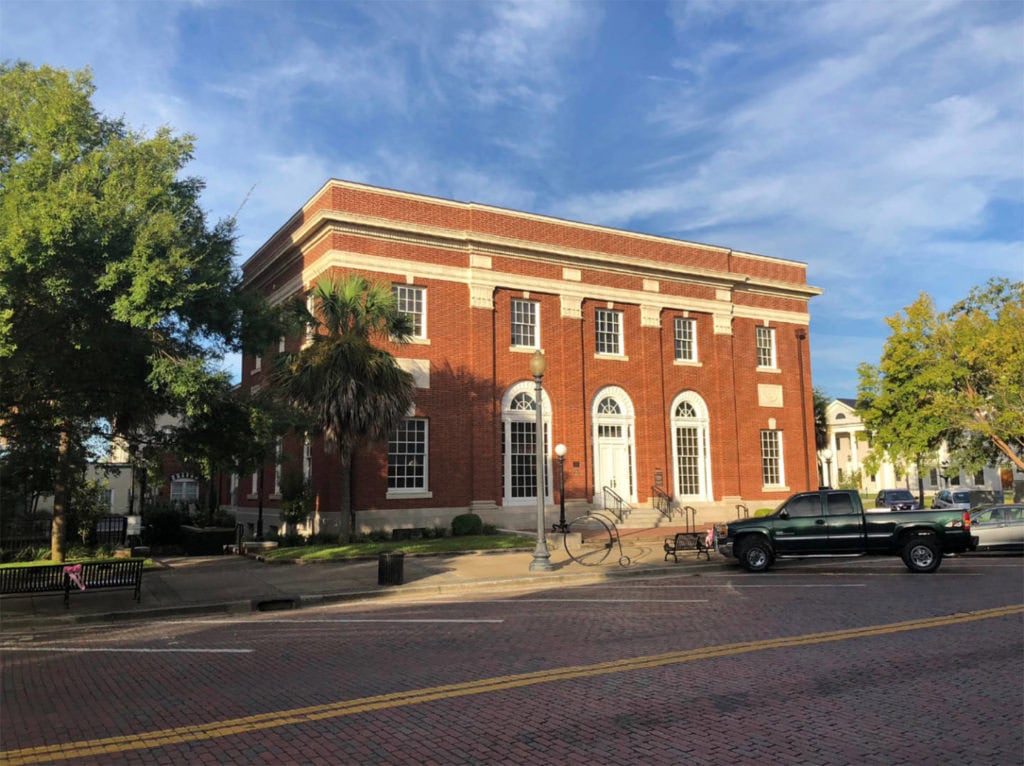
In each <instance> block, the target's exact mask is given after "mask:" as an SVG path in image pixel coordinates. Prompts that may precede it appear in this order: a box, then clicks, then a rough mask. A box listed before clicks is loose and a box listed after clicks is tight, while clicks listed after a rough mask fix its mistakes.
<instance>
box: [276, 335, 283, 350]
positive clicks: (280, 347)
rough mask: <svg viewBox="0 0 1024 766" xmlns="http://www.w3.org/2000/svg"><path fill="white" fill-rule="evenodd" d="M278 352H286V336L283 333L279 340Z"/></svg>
mask: <svg viewBox="0 0 1024 766" xmlns="http://www.w3.org/2000/svg"><path fill="white" fill-rule="evenodd" d="M277 353H279V354H283V353H284V336H283V335H282V336H281V337H280V338H279V339H278V341H277Z"/></svg>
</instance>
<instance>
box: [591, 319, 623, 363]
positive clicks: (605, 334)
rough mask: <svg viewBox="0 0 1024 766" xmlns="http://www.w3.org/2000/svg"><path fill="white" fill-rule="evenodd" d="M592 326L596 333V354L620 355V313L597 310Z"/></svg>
mask: <svg viewBox="0 0 1024 766" xmlns="http://www.w3.org/2000/svg"><path fill="white" fill-rule="evenodd" d="M594 326H595V328H596V332H597V353H599V354H617V355H621V354H622V312H621V311H612V310H611V309H598V310H597V315H596V317H595V321H594Z"/></svg>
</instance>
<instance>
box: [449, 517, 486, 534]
mask: <svg viewBox="0 0 1024 766" xmlns="http://www.w3.org/2000/svg"><path fill="white" fill-rule="evenodd" d="M483 528H484V522H483V519H481V518H480V517H479V516H477V515H476V514H475V513H460V514H459V515H458V516H456V517H455V518H454V519H452V535H453V536H455V537H461V536H463V535H479V534H481V533H482V532H483Z"/></svg>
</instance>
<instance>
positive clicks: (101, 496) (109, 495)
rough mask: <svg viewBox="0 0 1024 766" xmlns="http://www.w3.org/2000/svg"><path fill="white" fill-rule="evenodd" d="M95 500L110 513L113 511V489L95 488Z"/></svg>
mask: <svg viewBox="0 0 1024 766" xmlns="http://www.w3.org/2000/svg"><path fill="white" fill-rule="evenodd" d="M96 496H97V497H96V500H97V502H98V503H99V504H100V505H101V506H103V508H104V509H105V510H107V511H109V512H111V513H113V511H114V490H112V489H111V488H110V487H101V488H100V489H98V490H96Z"/></svg>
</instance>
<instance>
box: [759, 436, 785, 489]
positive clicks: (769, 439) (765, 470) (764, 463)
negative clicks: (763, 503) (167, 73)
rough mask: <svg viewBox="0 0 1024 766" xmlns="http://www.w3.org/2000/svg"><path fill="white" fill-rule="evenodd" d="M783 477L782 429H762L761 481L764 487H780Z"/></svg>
mask: <svg viewBox="0 0 1024 766" xmlns="http://www.w3.org/2000/svg"><path fill="white" fill-rule="evenodd" d="M783 478H784V477H783V472H782V431H770V430H765V431H762V432H761V481H762V483H763V484H764V486H766V487H781V486H783V484H784V481H783Z"/></svg>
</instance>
